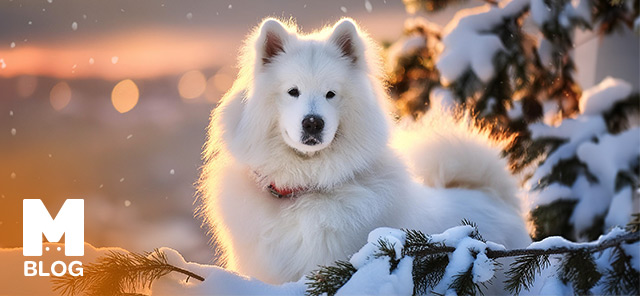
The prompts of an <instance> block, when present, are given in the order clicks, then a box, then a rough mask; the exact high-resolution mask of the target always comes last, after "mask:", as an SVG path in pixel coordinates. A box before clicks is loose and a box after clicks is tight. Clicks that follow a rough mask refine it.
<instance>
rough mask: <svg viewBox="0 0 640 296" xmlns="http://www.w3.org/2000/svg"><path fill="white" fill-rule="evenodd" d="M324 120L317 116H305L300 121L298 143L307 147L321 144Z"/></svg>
mask: <svg viewBox="0 0 640 296" xmlns="http://www.w3.org/2000/svg"><path fill="white" fill-rule="evenodd" d="M323 129H324V120H323V119H322V117H320V116H318V115H307V116H305V117H304V119H302V138H301V139H300V141H301V142H302V143H303V144H305V145H308V146H314V145H318V144H321V143H322V131H323Z"/></svg>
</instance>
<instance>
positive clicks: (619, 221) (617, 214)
mask: <svg viewBox="0 0 640 296" xmlns="http://www.w3.org/2000/svg"><path fill="white" fill-rule="evenodd" d="M632 198H633V195H632V189H631V187H630V186H627V187H624V188H623V189H621V190H620V191H618V193H616V194H615V195H614V196H613V199H612V200H611V205H610V206H609V212H608V213H607V216H605V218H604V227H605V229H609V228H611V227H613V226H624V225H627V223H629V221H631V214H632V211H633V201H632Z"/></svg>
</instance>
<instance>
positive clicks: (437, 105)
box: [429, 87, 458, 114]
mask: <svg viewBox="0 0 640 296" xmlns="http://www.w3.org/2000/svg"><path fill="white" fill-rule="evenodd" d="M429 101H430V103H431V107H430V108H431V110H441V111H446V112H450V113H452V114H453V112H454V111H455V110H456V108H457V105H458V104H457V103H456V101H455V98H454V96H453V93H452V92H451V90H449V89H446V88H441V87H434V88H433V89H432V90H431V93H430V94H429Z"/></svg>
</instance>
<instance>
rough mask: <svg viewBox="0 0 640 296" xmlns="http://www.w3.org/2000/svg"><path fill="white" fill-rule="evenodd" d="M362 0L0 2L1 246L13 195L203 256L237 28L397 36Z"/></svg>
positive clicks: (112, 236)
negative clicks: (217, 116) (216, 119)
mask: <svg viewBox="0 0 640 296" xmlns="http://www.w3.org/2000/svg"><path fill="white" fill-rule="evenodd" d="M367 3H369V4H368V5H366V6H365V2H364V1H347V2H339V1H321V2H320V1H308V2H305V1H178V0H172V1H156V0H140V1H126V0H116V1H98V0H88V1H87V0H75V1H74V0H27V1H21V0H3V1H1V2H0V32H1V33H0V248H3V247H20V246H22V199H25V198H37V199H42V200H43V202H44V204H45V206H47V208H48V209H49V211H50V212H51V214H52V215H55V213H57V211H58V210H59V208H60V207H61V206H62V203H63V202H64V200H65V199H68V198H84V199H85V208H86V209H85V211H86V213H85V240H86V241H87V242H89V243H91V244H93V245H95V246H98V247H100V246H120V247H123V248H126V249H129V250H131V251H148V250H152V249H153V248H156V247H160V246H168V247H172V248H175V249H177V250H179V251H180V252H181V253H182V254H183V255H184V256H185V258H186V259H188V260H193V261H198V262H202V263H206V262H211V260H212V259H213V258H212V254H213V252H212V251H211V249H210V248H211V247H210V246H209V245H208V242H207V241H208V237H207V236H206V233H205V230H203V229H201V228H200V223H201V222H200V221H198V220H196V219H195V218H193V211H194V208H195V206H196V205H194V203H193V202H194V193H195V187H194V185H193V183H194V182H195V181H196V180H197V178H198V172H199V167H200V165H201V163H202V162H201V160H200V152H201V147H202V145H203V143H204V140H205V128H206V126H207V123H208V119H209V113H210V111H211V109H212V108H214V107H215V105H216V102H217V101H218V100H219V99H220V98H221V96H222V95H223V94H224V92H225V91H226V90H227V88H228V87H229V86H231V83H232V82H233V80H234V77H235V75H236V69H235V67H234V66H235V60H236V53H237V51H238V48H239V46H240V45H241V42H242V40H243V39H244V37H245V36H246V34H247V33H248V32H249V31H250V30H251V28H252V27H254V26H255V25H256V24H258V23H259V22H260V20H261V19H263V18H264V17H267V16H277V17H282V18H287V19H288V18H290V17H293V18H295V19H296V20H297V22H298V23H299V24H300V26H301V27H302V28H303V30H314V29H317V28H319V27H321V26H324V25H327V24H332V23H333V22H335V21H337V20H338V19H339V18H340V17H342V16H350V17H353V18H355V19H357V20H358V21H360V22H361V23H362V25H363V26H364V27H365V28H367V30H369V31H370V32H371V33H372V34H374V35H375V36H376V37H379V38H381V40H392V39H394V38H397V37H398V36H400V34H401V33H402V26H403V21H404V18H405V17H406V12H405V8H404V5H403V4H402V2H401V1H386V3H385V1H382V0H380V1H376V0H371V1H370V2H369V1H367ZM476 4H481V3H476Z"/></svg>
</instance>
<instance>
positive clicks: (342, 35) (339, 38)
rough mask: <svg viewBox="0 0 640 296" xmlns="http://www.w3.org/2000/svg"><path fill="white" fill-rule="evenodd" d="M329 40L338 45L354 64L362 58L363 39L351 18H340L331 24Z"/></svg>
mask: <svg viewBox="0 0 640 296" xmlns="http://www.w3.org/2000/svg"><path fill="white" fill-rule="evenodd" d="M329 40H330V41H331V42H332V43H333V44H335V45H336V46H338V48H339V49H340V52H342V55H343V56H344V57H346V58H349V59H350V60H351V61H352V62H353V63H354V64H357V63H359V62H360V61H362V60H364V41H363V40H362V38H361V37H360V33H358V27H357V25H356V24H355V22H354V21H353V20H351V19H342V20H340V21H338V22H337V23H336V24H335V26H333V33H331V37H329Z"/></svg>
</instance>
